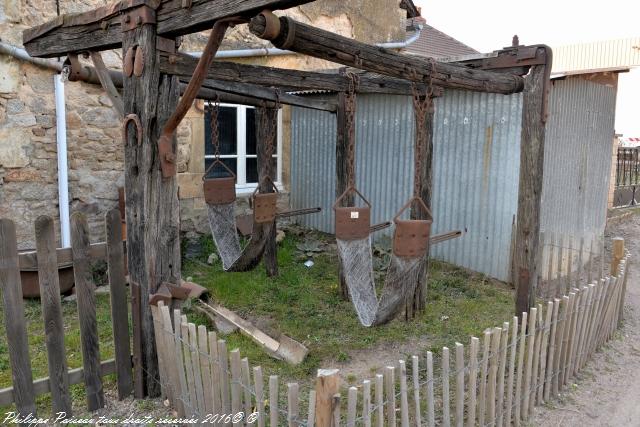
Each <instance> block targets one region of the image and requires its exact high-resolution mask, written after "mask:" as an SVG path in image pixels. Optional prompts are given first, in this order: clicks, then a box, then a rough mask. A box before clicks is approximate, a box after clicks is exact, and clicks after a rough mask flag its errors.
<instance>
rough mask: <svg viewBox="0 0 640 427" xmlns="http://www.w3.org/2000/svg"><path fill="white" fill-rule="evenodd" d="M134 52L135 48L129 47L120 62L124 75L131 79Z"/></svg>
mask: <svg viewBox="0 0 640 427" xmlns="http://www.w3.org/2000/svg"><path fill="white" fill-rule="evenodd" d="M136 50H137V49H136V46H131V47H130V48H129V49H127V53H125V55H124V59H123V60H122V69H123V71H124V75H125V76H127V77H131V76H132V75H133V62H134V60H135V54H136Z"/></svg>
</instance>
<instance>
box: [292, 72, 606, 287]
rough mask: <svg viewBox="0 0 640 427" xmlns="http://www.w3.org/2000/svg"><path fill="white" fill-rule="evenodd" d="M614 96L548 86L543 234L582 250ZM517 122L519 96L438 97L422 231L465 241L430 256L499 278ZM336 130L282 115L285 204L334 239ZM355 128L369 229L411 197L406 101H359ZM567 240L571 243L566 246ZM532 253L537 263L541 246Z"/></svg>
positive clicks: (578, 84)
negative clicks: (312, 210) (288, 123)
mask: <svg viewBox="0 0 640 427" xmlns="http://www.w3.org/2000/svg"><path fill="white" fill-rule="evenodd" d="M615 97H616V88H615V87H613V86H606V85H602V84H598V83H594V82H589V81H586V80H583V79H580V78H568V79H565V80H556V81H554V86H553V90H552V91H551V99H550V117H549V121H548V124H547V136H546V144H545V166H544V182H543V193H542V212H541V229H542V231H543V232H545V233H546V234H547V236H548V235H549V233H550V232H553V233H562V234H564V235H571V236H574V238H575V239H580V238H584V240H585V248H588V247H589V244H590V241H591V239H592V238H593V237H594V236H596V237H597V236H601V235H602V233H603V231H604V226H605V223H606V206H607V194H608V184H609V177H610V168H611V150H612V146H611V144H612V141H613V129H614V117H615ZM521 116H522V95H521V94H517V95H511V96H503V95H492V94H480V93H473V92H465V91H446V93H445V95H444V96H443V97H442V98H439V99H437V100H436V116H435V123H434V126H435V129H434V130H435V134H434V177H433V185H434V189H433V201H432V208H433V214H434V218H435V221H434V229H433V231H434V233H442V232H446V231H450V230H454V229H461V230H463V231H465V235H464V236H463V237H462V238H459V239H456V240H452V241H449V242H445V243H442V244H439V245H437V246H435V247H434V248H433V249H432V255H433V256H434V257H436V258H438V259H442V260H445V261H448V262H451V263H454V264H457V265H460V266H463V267H467V268H470V269H472V270H475V271H478V272H482V273H485V274H487V275H489V276H491V277H495V278H498V279H501V280H509V279H510V263H511V255H510V254H511V242H512V234H513V233H512V230H513V228H512V227H513V221H514V219H515V215H516V213H517V200H518V176H519V165H520V133H521ZM335 132H336V123H335V117H334V116H333V115H331V114H328V113H323V112H319V111H312V110H306V109H301V108H294V109H293V112H292V153H291V168H292V171H291V177H292V186H291V203H292V207H294V208H302V207H305V206H322V207H323V212H322V213H321V214H316V215H309V216H306V217H301V218H299V221H300V222H301V223H302V224H303V225H305V226H308V227H312V228H315V229H318V230H321V231H325V232H328V233H331V232H333V211H332V210H331V206H332V204H333V202H334V199H335ZM356 132H357V144H358V146H357V183H358V187H359V188H360V189H361V190H362V191H363V193H364V194H365V195H366V196H367V197H368V198H369V199H370V200H371V202H372V203H373V206H374V209H373V217H372V221H373V222H381V221H385V220H389V219H391V218H392V217H393V215H394V214H395V211H396V210H397V209H398V208H399V207H400V206H402V204H403V203H404V202H405V201H406V199H407V198H408V197H409V195H410V193H411V189H412V182H411V180H412V176H413V163H412V162H413V160H412V159H413V134H414V121H413V111H412V105H411V100H410V99H409V98H408V97H401V96H382V95H361V96H360V97H359V98H358V113H357V128H356ZM390 232H391V230H387V233H390ZM577 244H578V243H577V242H574V243H572V245H573V247H574V248H576V247H577ZM585 250H587V249H585ZM542 255H543V257H542V259H543V261H542V262H543V265H546V264H547V260H548V254H547V250H546V249H545V252H543V254H542Z"/></svg>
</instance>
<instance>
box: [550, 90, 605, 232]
mask: <svg viewBox="0 0 640 427" xmlns="http://www.w3.org/2000/svg"><path fill="white" fill-rule="evenodd" d="M615 105H616V88H615V87H614V86H611V85H603V84H598V83H595V82H592V81H587V80H584V79H581V78H568V79H564V80H554V81H553V88H552V92H551V100H550V105H549V112H550V115H549V121H548V123H547V135H546V140H545V162H544V178H543V189H542V210H541V216H540V222H541V230H542V231H544V232H554V233H564V234H567V235H573V236H577V237H585V239H587V243H589V241H590V239H591V238H592V237H594V236H600V235H602V233H603V232H604V227H605V224H606V215H607V212H606V211H607V197H608V193H609V179H610V176H611V152H612V147H613V146H612V144H613V139H614V120H615Z"/></svg>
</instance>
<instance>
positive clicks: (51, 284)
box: [35, 216, 71, 416]
mask: <svg viewBox="0 0 640 427" xmlns="http://www.w3.org/2000/svg"><path fill="white" fill-rule="evenodd" d="M35 225H36V251H37V253H38V281H39V283H40V303H41V305H42V318H43V320H44V331H45V336H46V340H45V343H46V346H47V362H48V367H49V378H55V381H52V382H51V398H52V401H53V402H52V406H53V413H54V414H55V413H58V412H66V414H67V416H71V395H70V394H69V376H68V373H67V370H68V369H67V358H66V353H65V349H64V323H63V321H62V305H61V304H60V283H59V278H58V261H57V257H56V240H55V238H56V237H55V232H54V229H53V220H52V219H51V218H50V217H48V216H41V217H38V219H37V220H36V224H35Z"/></svg>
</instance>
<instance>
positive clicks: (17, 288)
mask: <svg viewBox="0 0 640 427" xmlns="http://www.w3.org/2000/svg"><path fill="white" fill-rule="evenodd" d="M0 290H1V291H2V312H3V315H4V326H5V330H6V331H12V333H10V334H7V341H6V343H7V348H8V353H9V362H10V364H11V380H12V384H13V400H14V401H15V403H16V410H17V412H18V413H19V414H20V417H21V418H22V417H26V416H28V415H29V414H31V415H32V416H33V417H37V414H36V400H35V394H34V390H33V376H32V373H31V358H30V357H29V341H28V335H27V322H26V320H25V317H24V302H23V300H22V283H21V281H20V270H19V265H18V243H17V240H16V226H15V224H14V223H13V221H11V220H8V219H1V218H0Z"/></svg>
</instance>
